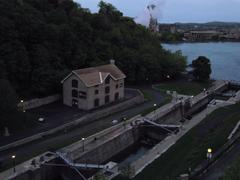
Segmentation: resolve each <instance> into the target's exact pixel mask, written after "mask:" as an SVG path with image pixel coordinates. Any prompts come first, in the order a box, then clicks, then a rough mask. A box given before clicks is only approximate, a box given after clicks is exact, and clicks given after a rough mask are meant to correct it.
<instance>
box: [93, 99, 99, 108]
mask: <svg viewBox="0 0 240 180" xmlns="http://www.w3.org/2000/svg"><path fill="white" fill-rule="evenodd" d="M98 106H99V99H95V100H94V107H98Z"/></svg>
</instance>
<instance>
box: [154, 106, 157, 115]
mask: <svg viewBox="0 0 240 180" xmlns="http://www.w3.org/2000/svg"><path fill="white" fill-rule="evenodd" d="M153 107H154V115H155V114H156V108H157V104H154V105H153Z"/></svg>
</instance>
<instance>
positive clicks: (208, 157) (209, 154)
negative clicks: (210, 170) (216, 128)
mask: <svg viewBox="0 0 240 180" xmlns="http://www.w3.org/2000/svg"><path fill="white" fill-rule="evenodd" d="M211 159H212V149H211V148H208V149H207V163H208V164H207V166H209V162H210V160H211Z"/></svg>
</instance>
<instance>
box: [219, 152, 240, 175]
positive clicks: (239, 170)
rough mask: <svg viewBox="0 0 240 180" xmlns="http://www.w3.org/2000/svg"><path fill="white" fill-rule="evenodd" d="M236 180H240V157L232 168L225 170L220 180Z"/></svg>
mask: <svg viewBox="0 0 240 180" xmlns="http://www.w3.org/2000/svg"><path fill="white" fill-rule="evenodd" d="M234 179H236V180H238V179H240V156H239V157H238V158H237V159H236V160H235V162H234V163H233V164H232V166H231V167H230V168H229V169H227V170H226V172H225V174H224V176H223V177H222V178H220V180H234Z"/></svg>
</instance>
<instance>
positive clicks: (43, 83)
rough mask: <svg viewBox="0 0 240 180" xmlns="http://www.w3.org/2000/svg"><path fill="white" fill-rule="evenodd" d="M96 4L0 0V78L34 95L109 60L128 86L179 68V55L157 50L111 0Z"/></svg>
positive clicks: (150, 37)
mask: <svg viewBox="0 0 240 180" xmlns="http://www.w3.org/2000/svg"><path fill="white" fill-rule="evenodd" d="M99 7H100V9H99V12H98V13H95V14H91V13H90V12H89V10H88V9H84V8H81V6H80V5H79V4H77V3H75V2H73V1H64V2H62V3H58V1H57V0H7V1H6V0H0V78H5V79H8V80H9V81H10V82H11V83H12V85H13V87H14V89H16V91H17V93H18V94H19V96H21V97H35V96H45V95H50V94H52V93H56V92H60V90H61V84H60V81H61V79H63V78H64V76H66V75H67V74H68V73H69V72H70V71H71V70H73V69H78V68H85V67H89V66H95V65H100V64H106V63H108V62H109V59H112V58H113V59H116V61H117V65H118V66H119V67H120V68H121V69H122V70H123V71H124V73H126V75H127V77H128V78H127V81H128V82H129V83H134V84H136V83H145V82H146V79H147V80H148V82H152V81H159V80H161V79H163V78H165V77H166V75H167V74H170V75H172V77H176V76H177V75H178V74H179V73H181V72H182V71H183V70H184V68H185V65H186V61H185V57H183V56H182V55H181V54H177V53H175V54H172V53H170V52H169V51H165V50H164V49H162V47H161V46H160V42H159V40H158V38H157V37H156V36H155V35H153V34H152V33H150V32H149V31H148V30H147V29H146V28H145V27H143V26H141V25H137V24H135V22H134V21H133V19H131V18H128V17H124V16H123V15H122V13H121V12H120V11H118V10H117V9H116V8H115V7H113V6H112V5H111V4H108V3H105V2H100V3H99Z"/></svg>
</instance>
